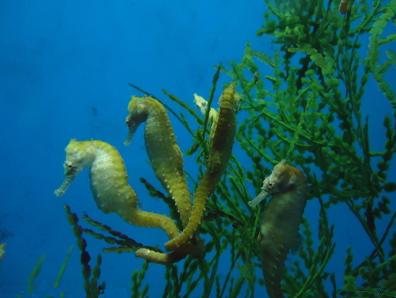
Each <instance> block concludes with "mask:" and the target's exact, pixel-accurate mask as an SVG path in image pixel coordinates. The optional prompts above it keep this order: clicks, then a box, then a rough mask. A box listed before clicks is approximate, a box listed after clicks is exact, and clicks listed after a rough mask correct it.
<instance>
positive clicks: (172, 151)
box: [125, 96, 191, 226]
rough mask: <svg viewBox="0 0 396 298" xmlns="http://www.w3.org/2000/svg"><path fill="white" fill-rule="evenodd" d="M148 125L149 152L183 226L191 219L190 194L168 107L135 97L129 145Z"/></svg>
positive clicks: (130, 108)
mask: <svg viewBox="0 0 396 298" xmlns="http://www.w3.org/2000/svg"><path fill="white" fill-rule="evenodd" d="M142 122H146V125H145V130H144V138H145V144H146V150H147V153H148V156H149V159H150V162H151V164H152V166H153V169H154V172H155V174H156V176H157V178H158V179H159V180H160V182H161V184H162V185H163V186H164V188H165V189H166V190H167V191H168V192H169V193H170V194H171V196H172V198H173V200H174V201H175V204H176V207H177V210H178V211H179V214H180V219H181V221H182V223H183V226H186V225H187V223H188V219H189V217H190V211H191V201H190V192H189V190H188V187H187V182H186V179H185V175H184V169H183V156H182V153H181V150H180V148H179V146H178V145H177V143H176V137H175V134H174V132H173V128H172V125H171V123H170V121H169V118H168V115H167V113H166V110H165V108H164V106H163V105H162V104H161V103H160V102H159V101H158V100H156V99H154V98H152V97H149V96H144V97H135V96H132V98H131V100H130V102H129V105H128V116H127V118H126V123H127V125H128V127H129V134H128V138H127V140H126V141H125V143H129V142H130V139H131V138H132V136H133V134H134V132H135V130H136V128H137V127H138V126H139V124H140V123H142Z"/></svg>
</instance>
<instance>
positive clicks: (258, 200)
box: [248, 189, 269, 208]
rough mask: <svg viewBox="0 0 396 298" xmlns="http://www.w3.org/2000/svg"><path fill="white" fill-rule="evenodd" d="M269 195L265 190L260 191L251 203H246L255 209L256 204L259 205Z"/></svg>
mask: <svg viewBox="0 0 396 298" xmlns="http://www.w3.org/2000/svg"><path fill="white" fill-rule="evenodd" d="M268 195H269V193H268V192H267V191H266V190H264V189H263V190H261V192H260V193H259V194H258V195H257V196H256V197H255V198H254V199H253V200H251V201H249V202H248V204H249V206H250V207H252V208H256V207H257V205H258V204H260V203H261V202H262V201H263V200H264V199H265V198H266V197H267V196H268Z"/></svg>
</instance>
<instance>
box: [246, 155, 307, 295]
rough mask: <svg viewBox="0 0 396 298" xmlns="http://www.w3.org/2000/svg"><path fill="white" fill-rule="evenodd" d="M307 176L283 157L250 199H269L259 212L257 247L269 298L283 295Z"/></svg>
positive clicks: (258, 200)
mask: <svg viewBox="0 0 396 298" xmlns="http://www.w3.org/2000/svg"><path fill="white" fill-rule="evenodd" d="M306 189H307V184H306V178H305V176H304V174H302V173H301V172H300V171H299V170H298V169H296V168H295V167H293V166H291V165H289V164H287V163H286V161H284V160H282V161H281V162H280V163H278V164H277V165H275V167H274V169H273V170H272V173H271V175H270V176H268V177H267V178H265V179H264V182H263V187H262V191H261V192H260V193H259V195H258V196H257V197H256V198H255V199H253V201H250V202H251V205H252V206H255V205H257V204H258V203H259V202H260V201H261V200H263V199H264V198H265V197H266V196H268V195H271V196H272V199H271V201H270V203H269V204H268V206H267V207H266V209H265V210H264V212H263V214H262V221H261V226H260V239H261V240H260V248H261V252H262V269H263V273H264V279H265V283H266V288H267V292H268V295H269V297H271V298H282V297H283V294H282V290H281V280H282V274H283V271H284V262H285V259H286V257H287V254H288V253H289V250H291V249H294V248H296V246H297V244H298V238H299V237H298V227H299V224H300V223H301V220H302V216H303V213H304V208H305V204H306Z"/></svg>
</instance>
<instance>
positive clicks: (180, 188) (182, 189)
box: [165, 174, 191, 227]
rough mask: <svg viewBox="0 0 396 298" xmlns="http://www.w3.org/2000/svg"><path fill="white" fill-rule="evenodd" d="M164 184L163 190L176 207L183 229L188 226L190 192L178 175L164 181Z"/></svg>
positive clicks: (170, 176)
mask: <svg viewBox="0 0 396 298" xmlns="http://www.w3.org/2000/svg"><path fill="white" fill-rule="evenodd" d="M165 184H166V185H165V188H166V189H167V190H168V192H169V193H170V195H171V196H172V199H173V201H174V203H175V205H176V208H177V211H178V213H179V216H180V220H181V222H182V224H183V227H185V226H187V224H188V221H189V218H190V213H191V201H190V191H189V190H188V187H187V183H186V180H185V179H184V177H182V176H180V175H178V174H173V175H169V176H168V178H167V179H165Z"/></svg>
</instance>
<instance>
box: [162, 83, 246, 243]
mask: <svg viewBox="0 0 396 298" xmlns="http://www.w3.org/2000/svg"><path fill="white" fill-rule="evenodd" d="M238 100H239V99H238V96H237V94H236V92H235V86H234V85H233V84H230V85H229V86H228V87H226V88H225V89H224V91H223V94H222V95H221V98H220V112H219V119H218V122H217V124H216V128H215V131H214V135H213V139H212V140H211V146H210V150H209V155H208V160H207V167H206V172H205V174H204V175H203V176H202V177H201V180H200V181H199V183H198V187H197V189H196V191H195V195H194V205H193V207H192V210H191V215H190V219H189V221H188V224H187V226H186V227H185V228H184V230H183V231H182V233H181V234H180V235H179V236H177V237H176V238H174V239H171V240H170V241H168V242H167V243H165V248H167V249H169V250H176V249H178V248H180V247H181V246H184V245H185V244H186V243H188V241H189V240H190V239H191V238H192V237H193V235H194V233H195V232H196V230H197V229H198V226H199V225H200V223H201V220H202V216H203V214H204V211H205V206H206V201H207V199H208V197H209V196H211V195H212V194H213V192H214V190H215V188H216V185H217V183H218V182H219V180H220V178H221V175H222V174H223V172H224V170H225V169H226V167H227V163H228V159H229V158H230V156H231V152H232V145H233V142H234V136H235V130H236V120H235V111H236V104H237V101H238Z"/></svg>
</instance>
